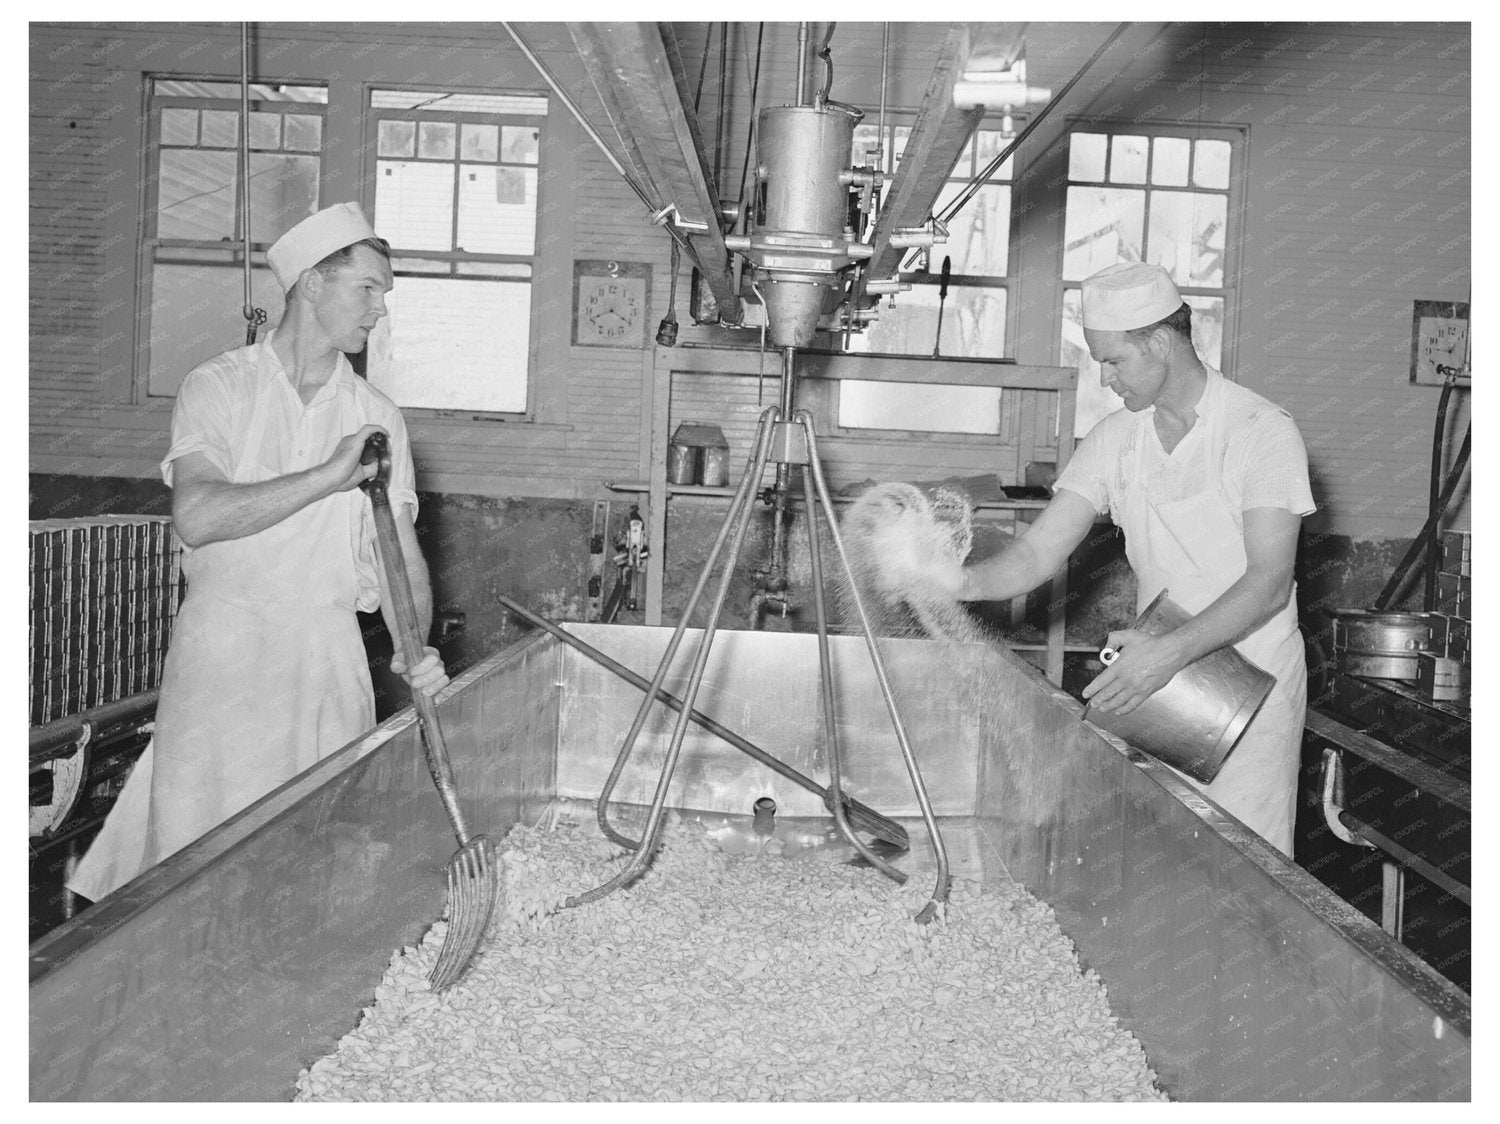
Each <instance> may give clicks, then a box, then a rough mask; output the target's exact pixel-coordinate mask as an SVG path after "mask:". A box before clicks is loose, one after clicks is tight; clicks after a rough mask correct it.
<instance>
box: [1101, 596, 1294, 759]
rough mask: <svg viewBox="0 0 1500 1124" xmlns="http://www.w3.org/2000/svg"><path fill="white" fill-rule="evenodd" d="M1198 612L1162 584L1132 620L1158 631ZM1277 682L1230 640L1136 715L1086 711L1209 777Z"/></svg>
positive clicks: (1105, 656)
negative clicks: (1174, 598) (1171, 597)
mask: <svg viewBox="0 0 1500 1124" xmlns="http://www.w3.org/2000/svg"><path fill="white" fill-rule="evenodd" d="M1191 619H1192V614H1190V613H1188V612H1187V611H1186V610H1184V609H1183V608H1182V607H1181V606H1180V605H1178V604H1177V603H1176V602H1174V601H1171V600H1169V599H1168V598H1167V591H1166V590H1162V591H1161V592H1160V593H1159V594H1157V595H1156V599H1155V600H1153V601H1152V602H1151V604H1149V605H1147V606H1146V610H1145V612H1143V613H1142V614H1141V615H1140V617H1138V618H1137V619H1136V622H1135V624H1134V625H1133V626H1132V627H1133V628H1134V629H1136V630H1137V631H1140V632H1144V633H1146V634H1148V635H1150V636H1159V635H1161V634H1162V633H1164V632H1170V631H1171V630H1172V629H1174V628H1177V627H1178V626H1180V625H1183V624H1186V623H1187V622H1188V621H1189V620H1191ZM1116 655H1117V653H1115V652H1114V651H1113V650H1112V649H1109V648H1106V649H1104V651H1103V652H1101V653H1100V656H1099V658H1100V659H1102V660H1103V661H1104V662H1105V663H1106V664H1110V663H1113V662H1114V659H1115V657H1116ZM1275 686H1276V677H1275V676H1274V675H1272V674H1270V673H1269V672H1268V671H1266V670H1264V669H1263V668H1260V667H1257V666H1256V665H1255V664H1253V663H1251V662H1250V661H1249V660H1247V659H1246V658H1245V657H1244V656H1242V655H1240V654H1239V653H1238V652H1236V651H1235V650H1234V649H1233V648H1231V647H1227V646H1226V647H1223V648H1220V649H1219V650H1218V651H1216V652H1210V653H1209V654H1208V655H1206V656H1203V657H1201V658H1199V659H1196V660H1194V661H1193V662H1192V663H1190V664H1188V665H1187V666H1186V667H1184V668H1183V669H1182V670H1181V671H1179V672H1178V673H1177V674H1176V675H1174V676H1172V678H1171V679H1170V680H1169V681H1168V682H1167V685H1166V686H1165V687H1162V688H1161V689H1159V690H1158V691H1156V693H1155V694H1152V695H1151V696H1149V697H1148V698H1147V699H1146V701H1145V702H1143V703H1141V704H1140V705H1139V706H1137V707H1136V708H1135V709H1134V710H1132V711H1131V712H1130V713H1129V714H1113V713H1107V712H1104V711H1094V710H1089V711H1087V712H1086V717H1087V718H1088V720H1089V721H1090V722H1092V723H1093V724H1094V725H1096V726H1098V727H1100V728H1101V729H1104V730H1108V731H1109V732H1110V733H1112V734H1117V735H1118V736H1120V737H1122V738H1124V739H1125V740H1126V741H1128V742H1130V743H1131V744H1132V745H1134V746H1136V747H1138V748H1140V749H1143V750H1145V751H1146V752H1147V753H1149V754H1151V755H1152V756H1153V757H1159V758H1160V759H1161V760H1163V761H1165V762H1166V763H1167V764H1168V765H1171V766H1172V767H1173V768H1175V769H1180V770H1182V771H1183V772H1184V773H1186V774H1187V775H1188V776H1190V777H1192V778H1193V779H1194V780H1197V781H1202V782H1203V783H1205V784H1206V783H1208V782H1209V781H1212V780H1213V779H1214V777H1216V776H1218V774H1219V770H1220V769H1221V768H1223V766H1224V761H1225V759H1226V758H1228V756H1229V752H1230V750H1232V749H1234V747H1235V744H1236V743H1237V742H1238V741H1239V740H1240V737H1241V735H1243V734H1244V732H1245V729H1246V727H1248V726H1249V725H1250V720H1251V719H1252V718H1254V717H1255V715H1256V714H1257V712H1259V710H1260V708H1261V705H1262V704H1263V703H1264V702H1265V701H1266V696H1267V695H1269V694H1270V693H1271V688H1273V687H1275Z"/></svg>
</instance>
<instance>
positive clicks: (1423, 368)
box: [1411, 301, 1469, 386]
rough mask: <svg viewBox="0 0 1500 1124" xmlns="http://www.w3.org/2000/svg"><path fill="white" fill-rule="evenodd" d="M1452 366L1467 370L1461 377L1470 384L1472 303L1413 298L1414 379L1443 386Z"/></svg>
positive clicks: (1431, 384) (1463, 381) (1419, 382)
mask: <svg viewBox="0 0 1500 1124" xmlns="http://www.w3.org/2000/svg"><path fill="white" fill-rule="evenodd" d="M1439 368H1442V370H1439ZM1450 369H1456V370H1460V371H1463V376H1462V377H1461V378H1460V379H1459V380H1458V381H1459V383H1460V384H1463V385H1467V383H1468V381H1469V306H1468V305H1467V304H1466V303H1463V302H1460V301H1413V302H1412V314H1411V381H1412V382H1413V383H1416V384H1417V385H1419V386H1442V385H1443V383H1444V382H1445V381H1447V378H1448V371H1449V370H1450Z"/></svg>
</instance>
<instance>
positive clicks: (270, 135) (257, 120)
mask: <svg viewBox="0 0 1500 1124" xmlns="http://www.w3.org/2000/svg"><path fill="white" fill-rule="evenodd" d="M250 147H251V148H264V149H277V148H280V147H281V114H279V113H252V114H250Z"/></svg>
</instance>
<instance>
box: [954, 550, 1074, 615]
mask: <svg viewBox="0 0 1500 1124" xmlns="http://www.w3.org/2000/svg"><path fill="white" fill-rule="evenodd" d="M1042 569H1043V566H1042V563H1041V560H1040V559H1039V558H1038V557H1037V553H1036V551H1035V549H1033V547H1032V545H1031V544H1030V543H1029V542H1027V541H1026V540H1025V539H1024V538H1022V539H1017V540H1016V541H1015V542H1013V543H1011V545H1010V546H1009V547H1007V548H1006V549H1005V550H1003V551H1001V552H1000V553H999V554H997V555H994V556H993V557H991V558H986V559H984V560H983V561H981V562H974V563H971V564H969V565H967V566H965V567H964V569H963V583H962V585H960V587H959V592H958V600H960V601H1008V600H1010V599H1011V598H1012V597H1020V596H1021V595H1022V594H1025V593H1030V592H1031V591H1032V590H1033V589H1035V588H1036V587H1037V586H1039V585H1041V584H1042V583H1043V582H1044V581H1046V580H1047V579H1048V578H1050V577H1051V576H1052V574H1051V573H1050V572H1048V573H1042V572H1041V571H1042Z"/></svg>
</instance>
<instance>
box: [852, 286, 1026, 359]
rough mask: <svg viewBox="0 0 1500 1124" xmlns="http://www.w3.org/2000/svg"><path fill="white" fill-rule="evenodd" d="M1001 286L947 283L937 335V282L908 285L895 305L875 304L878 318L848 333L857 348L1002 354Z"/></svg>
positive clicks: (970, 355) (969, 355) (886, 351)
mask: <svg viewBox="0 0 1500 1124" xmlns="http://www.w3.org/2000/svg"><path fill="white" fill-rule="evenodd" d="M1006 297H1007V293H1006V290H1004V289H999V288H996V289H990V288H967V287H962V288H961V287H958V286H953V287H950V288H949V290H948V299H947V300H946V301H944V302H942V306H943V308H942V312H943V319H942V323H943V335H942V338H941V340H939V338H938V334H937V332H938V304H939V300H938V286H937V285H935V284H934V285H928V284H917V285H913V286H912V288H911V291H910V292H908V293H900V294H898V295H897V297H896V307H895V308H887V307H885V306H884V305H882V306H881V308H880V319H879V320H877V321H876V322H875V323H874V324H873V325H870V326H869V327H867V328H866V329H865V330H864V332H863V333H860V334H856V335H854V336H851V337H850V340H849V350H850V351H851V352H854V353H858V354H872V353H873V354H884V355H927V356H930V355H931V354H932V351H933V348H934V347H937V348H938V349H939V351H940V353H941V354H943V355H950V356H957V357H961V358H972V359H981V358H984V359H1002V358H1004V357H1005V305H1006Z"/></svg>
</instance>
